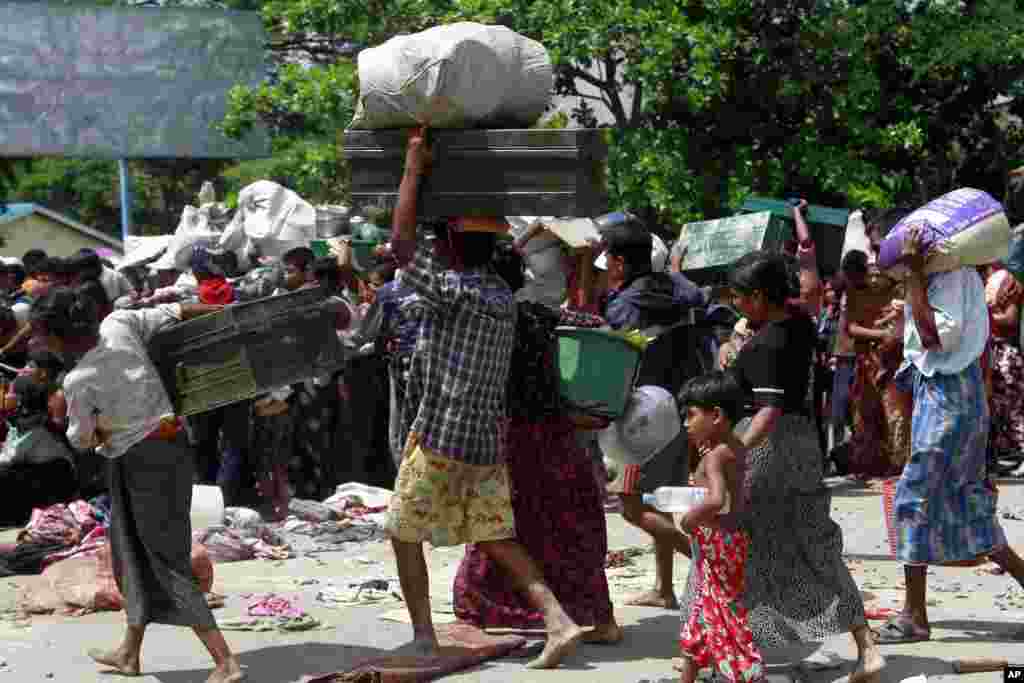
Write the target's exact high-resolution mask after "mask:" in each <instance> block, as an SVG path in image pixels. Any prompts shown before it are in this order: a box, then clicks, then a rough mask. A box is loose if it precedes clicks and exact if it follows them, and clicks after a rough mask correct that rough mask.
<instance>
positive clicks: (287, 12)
mask: <svg viewBox="0 0 1024 683" xmlns="http://www.w3.org/2000/svg"><path fill="white" fill-rule="evenodd" d="M191 1H192V2H193V4H194V3H195V2H200V3H204V2H206V0H191ZM206 4H208V5H210V6H222V7H231V8H237V9H241V8H246V9H251V8H256V7H259V9H260V11H261V12H262V16H263V19H264V24H265V26H266V28H267V33H268V44H267V46H266V47H267V54H268V63H269V64H271V66H272V69H271V74H270V76H269V77H268V79H267V81H266V82H265V83H264V84H263V85H261V86H259V87H256V88H245V87H236V88H234V89H233V90H232V91H231V92H230V95H229V97H230V105H231V106H230V111H229V114H228V116H227V117H226V118H225V120H224V122H223V123H222V126H223V128H224V130H225V131H226V132H228V133H229V134H239V133H240V132H242V131H244V130H245V129H246V128H247V127H248V126H251V125H253V124H254V123H256V122H257V121H262V122H264V123H266V124H267V125H268V126H269V127H270V130H271V132H272V133H273V136H274V143H273V149H274V155H273V157H272V158H271V159H268V160H258V161H247V162H243V163H241V164H237V165H234V166H232V167H230V168H228V169H225V170H224V172H223V174H222V176H221V180H220V184H221V189H222V190H224V191H227V192H228V193H229V195H230V193H233V192H237V190H238V189H240V187H241V186H242V185H244V184H246V183H248V182H251V181H252V180H256V179H259V178H271V179H274V180H277V181H279V182H282V183H283V184H285V185H288V186H289V187H292V188H294V189H295V190H296V191H298V192H300V194H302V195H304V196H306V197H308V198H310V199H312V200H314V201H331V200H337V199H343V197H344V192H345V173H344V170H343V164H342V163H341V160H340V158H339V154H338V136H339V134H340V132H341V131H342V130H343V129H344V127H345V126H346V125H347V123H348V122H349V121H350V120H351V116H352V112H353V109H354V107H355V103H356V98H357V94H358V82H357V74H356V68H355V65H356V55H357V53H358V51H359V49H361V48H362V47H365V46H369V45H376V44H379V43H381V42H383V41H385V40H387V39H388V38H390V37H392V36H394V35H396V34H398V33H409V32H414V31H419V30H422V29H425V28H428V27H430V26H433V25H437V24H439V23H443V22H448V21H456V20H477V21H484V22H499V23H503V24H505V25H508V26H510V27H511V28H513V29H515V30H517V31H519V32H521V33H523V34H526V35H528V36H530V37H532V38H534V39H536V40H539V41H540V42H542V43H543V44H544V45H545V46H546V47H547V48H548V50H549V52H550V54H551V56H552V59H553V60H554V63H555V66H556V75H557V78H556V88H555V89H556V92H557V94H559V95H560V96H562V97H567V98H569V99H570V101H571V102H573V103H574V108H573V109H572V117H573V118H574V119H575V122H576V123H577V124H579V125H586V126H596V125H599V124H600V122H599V121H598V119H597V117H596V112H597V109H598V108H601V109H604V110H607V111H608V112H610V120H609V121H607V122H605V125H611V126H613V127H614V128H615V131H614V134H613V136H612V139H613V144H612V149H611V150H610V156H609V175H608V177H609V187H610V190H611V193H612V198H613V202H614V204H615V205H617V206H628V207H630V208H632V209H633V210H635V211H638V212H640V213H642V214H644V215H645V216H646V217H648V218H649V219H651V220H652V222H653V223H655V224H661V225H663V226H675V225H678V224H679V223H681V222H684V221H687V220H693V219H698V218H704V217H714V216H719V215H723V214H726V213H729V212H730V211H731V210H732V208H734V207H735V206H736V205H737V204H738V203H739V202H740V201H741V200H742V198H743V197H744V196H746V195H748V194H751V193H757V194H762V195H769V196H772V195H774V196H778V195H780V194H782V193H789V192H798V193H801V194H803V195H805V196H807V197H809V198H810V199H811V200H812V201H814V202H816V203H822V204H828V205H834V206H883V205H889V204H893V203H897V202H899V203H908V204H918V203H921V202H923V201H925V200H927V199H928V198H930V197H932V196H935V195H937V194H939V193H941V192H944V191H947V190H949V189H951V188H953V187H957V186H964V185H970V186H974V187H980V188H982V189H985V190H987V191H989V192H992V193H994V194H996V195H1000V194H1002V192H1003V190H1004V187H1005V185H1004V184H1005V179H1006V171H1007V170H1008V169H1009V168H1011V167H1013V166H1015V165H1020V164H1021V163H1024V158H1022V154H1021V151H1020V150H1021V137H1022V129H1021V124H1020V120H1021V118H1020V117H1021V116H1024V88H1022V85H1021V84H1022V82H1024V28H1022V27H1024V21H1022V20H1024V10H1022V9H1020V8H1018V3H1017V2H1016V1H1015V0H964V1H961V2H956V1H953V0H897V1H896V2H894V1H893V0H783V1H774V0H587V1H586V2H582V1H581V0H358V1H357V0H301V1H296V0H227V2H225V3H214V2H206ZM76 163H81V162H76ZM57 175H58V176H59V175H60V174H57ZM200 181H201V179H200V178H198V177H196V181H195V182H196V183H198V182H200ZM62 182H68V181H62ZM190 182H191V181H190ZM96 184H97V185H102V184H103V183H100V182H97V183H96ZM61 187H63V186H61ZM95 189H96V190H97V194H96V197H94V198H93V199H90V200H88V201H85V202H83V205H89V206H92V205H93V203H94V202H95V201H99V199H100V198H102V197H104V196H105V197H109V196H110V193H109V191H106V194H103V193H102V191H101V188H99V187H96V188H95ZM195 190H198V185H196V187H194V188H191V187H190V189H189V192H188V193H185V192H184V190H183V191H182V193H181V194H182V196H184V194H189V195H191V193H192V192H194V191H195ZM167 194H173V192H168V193H165V192H162V191H156V190H154V191H152V192H150V194H149V195H147V196H148V197H150V200H151V201H152V202H154V206H159V204H160V202H161V201H162V198H163V197H164V196H165V195H167ZM179 210H180V209H179Z"/></svg>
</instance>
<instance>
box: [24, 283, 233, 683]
mask: <svg viewBox="0 0 1024 683" xmlns="http://www.w3.org/2000/svg"><path fill="white" fill-rule="evenodd" d="M218 310H220V307H219V306H208V305H203V304H180V305H179V304H171V305H166V306H158V307H156V308H151V309H145V310H140V311H116V312H115V313H112V314H111V315H109V316H108V317H107V318H106V320H104V321H103V323H102V324H100V322H99V320H98V316H97V312H96V306H95V303H94V302H93V301H92V299H90V298H89V297H86V296H82V295H81V294H78V293H76V292H75V291H73V290H70V289H66V288H63V287H58V288H56V289H54V290H52V291H51V292H50V293H48V294H47V295H46V296H45V297H44V298H43V299H42V300H41V301H38V302H36V304H35V305H34V306H33V308H32V317H33V323H34V324H36V325H38V326H39V328H40V329H41V330H42V331H43V333H44V334H45V339H46V342H47V346H48V347H49V348H50V350H52V351H55V352H60V353H65V354H70V355H74V356H80V358H79V361H78V363H77V365H76V366H75V368H74V369H73V370H72V371H71V372H69V373H68V374H67V376H66V377H65V378H64V392H65V395H66V398H67V405H68V432H67V435H68V439H69V440H70V441H71V444H72V445H73V446H75V447H77V448H80V449H87V448H94V447H95V448H96V449H97V452H98V453H99V454H100V455H102V456H104V457H106V458H107V459H108V463H107V464H108V483H109V491H110V498H111V526H110V530H109V534H110V546H111V556H112V565H113V570H114V577H115V578H116V580H117V583H118V587H119V588H120V590H121V594H122V595H123V596H124V603H125V613H126V616H127V621H128V624H127V629H126V632H125V635H124V639H123V641H122V642H121V644H120V645H119V646H118V647H117V648H116V649H114V650H110V651H104V650H90V651H89V656H90V657H92V659H93V660H95V661H96V662H97V663H98V664H101V665H103V666H105V667H109V668H111V669H114V670H116V671H118V672H119V673H122V674H125V675H130V676H137V675H139V672H140V664H139V657H140V653H141V650H142V641H143V637H144V636H145V633H146V627H147V626H148V625H149V624H151V623H159V624H171V625H176V626H189V627H191V628H192V629H193V630H194V631H195V632H196V635H197V636H199V639H200V640H201V641H202V642H203V644H204V645H205V646H206V649H207V650H208V651H209V653H210V654H211V655H212V656H213V659H214V662H215V664H216V668H215V669H214V671H213V673H211V674H210V676H209V678H208V679H207V683H235V682H237V681H240V680H242V679H243V677H244V674H243V673H242V670H241V668H240V666H239V664H238V660H237V659H236V658H235V656H234V655H233V654H232V652H231V650H230V648H229V647H228V644H227V643H226V642H225V640H224V636H223V635H222V634H221V632H220V630H219V629H218V628H217V622H216V620H215V619H214V618H213V614H212V613H211V612H210V608H209V607H208V606H207V604H206V600H205V598H204V597H203V594H202V593H201V592H200V589H199V584H198V582H197V580H196V578H195V577H194V576H193V574H192V566H191V559H190V555H191V526H190V523H189V512H190V509H191V503H192V472H193V460H192V457H191V454H190V453H189V449H188V443H187V441H186V439H185V436H184V430H183V429H181V424H180V421H179V420H178V418H177V417H176V416H175V415H174V408H173V406H172V404H171V400H170V398H169V397H168V395H167V391H166V389H165V388H164V385H163V383H162V382H161V379H160V375H159V373H158V372H157V370H156V368H155V367H154V365H153V361H152V360H151V359H150V357H149V354H148V352H147V349H146V347H147V344H148V343H149V342H150V340H151V339H152V337H153V336H154V335H155V334H157V333H158V332H159V331H161V330H163V329H165V328H167V327H169V326H171V325H174V324H175V323H177V322H180V321H182V320H188V319H191V318H195V317H198V316H201V315H204V314H207V313H213V312H216V311H218Z"/></svg>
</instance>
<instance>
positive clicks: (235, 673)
mask: <svg viewBox="0 0 1024 683" xmlns="http://www.w3.org/2000/svg"><path fill="white" fill-rule="evenodd" d="M243 680H245V673H244V672H243V671H242V667H241V666H239V664H238V660H237V659H235V658H234V657H229V658H228V659H227V661H225V662H224V663H223V664H221V665H220V666H218V667H217V668H216V669H214V670H213V673H211V674H210V677H209V678H207V679H206V683H238V682H239V681H243Z"/></svg>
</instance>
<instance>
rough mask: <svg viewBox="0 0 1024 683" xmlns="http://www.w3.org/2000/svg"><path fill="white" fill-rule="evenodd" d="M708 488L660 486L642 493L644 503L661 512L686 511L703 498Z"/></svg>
mask: <svg viewBox="0 0 1024 683" xmlns="http://www.w3.org/2000/svg"><path fill="white" fill-rule="evenodd" d="M707 493H708V490H707V489H706V488H703V487H700V486H662V487H660V488H657V489H655V490H654V493H645V494H644V495H643V501H644V505H650V506H652V507H654V508H657V509H658V510H661V511H662V512H686V511H687V510H689V509H690V508H692V507H693V506H694V505H697V504H699V503H701V502H702V501H703V500H704V496H706V495H707Z"/></svg>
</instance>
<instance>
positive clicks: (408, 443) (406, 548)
mask: <svg viewBox="0 0 1024 683" xmlns="http://www.w3.org/2000/svg"><path fill="white" fill-rule="evenodd" d="M429 160H430V157H429V153H428V151H427V147H426V144H425V142H424V131H422V130H416V131H413V132H412V134H411V135H410V137H409V144H408V149H407V151H406V159H405V173H404V175H403V177H402V183H401V186H400V187H399V190H398V193H399V196H398V206H397V207H396V208H395V214H394V227H393V230H392V238H391V240H392V250H393V252H394V255H395V257H396V259H397V260H398V262H399V264H400V266H401V267H402V269H403V275H402V284H403V286H404V287H407V288H409V289H410V290H411V291H413V292H415V293H416V294H417V295H418V296H419V299H420V302H419V308H420V313H419V316H420V317H419V326H418V327H419V336H418V338H417V340H416V346H415V348H414V350H413V353H412V359H411V365H410V369H409V376H408V384H407V386H406V394H405V405H404V410H403V414H404V415H405V416H406V419H407V420H408V425H409V428H408V436H407V437H406V440H405V448H404V452H403V456H402V464H401V467H400V468H399V471H398V479H397V481H396V482H395V493H394V495H393V496H392V499H391V505H390V508H389V510H388V524H387V527H388V532H389V533H390V535H391V539H392V545H393V546H394V550H395V559H396V561H397V564H398V576H399V580H400V581H401V584H402V592H403V593H404V595H405V601H406V605H407V606H408V609H409V616H410V617H411V619H412V623H413V633H414V637H415V640H414V644H415V646H416V649H417V650H419V651H421V652H423V653H425V654H436V653H437V652H438V642H437V636H436V634H435V631H434V625H433V621H432V619H431V612H430V592H429V582H428V576H427V565H426V560H425V558H424V556H423V542H424V541H429V542H430V543H431V544H432V545H434V546H453V545H462V544H465V543H475V544H477V545H478V547H480V548H481V549H482V550H484V552H486V553H487V554H488V555H490V556H491V557H492V558H493V559H494V560H495V562H496V563H498V564H499V565H500V566H502V567H503V568H504V569H505V570H506V571H507V572H508V574H509V578H510V580H511V581H513V582H514V583H515V584H516V585H517V586H518V587H519V588H520V589H521V590H522V591H523V592H524V593H525V594H526V596H527V597H528V599H529V600H530V602H531V603H532V604H533V605H534V606H535V607H536V608H537V609H541V610H543V611H544V614H545V622H546V626H547V630H548V640H547V644H546V646H545V648H544V651H543V652H542V653H541V655H540V656H539V657H538V658H537V659H535V660H534V661H532V662H530V664H529V665H528V666H530V667H531V668H551V667H554V666H557V665H558V663H559V662H560V661H561V659H562V658H563V657H565V656H566V655H567V654H569V652H570V651H571V650H572V649H573V648H574V647H575V646H576V644H577V643H578V642H579V640H580V639H581V638H582V636H583V630H582V629H581V628H580V627H579V626H578V625H577V624H576V623H574V622H573V621H572V619H570V618H569V616H568V615H567V614H566V613H565V611H564V610H563V609H562V607H561V605H559V603H558V600H557V599H556V598H555V596H554V594H553V593H552V592H551V590H550V589H549V588H548V587H547V586H546V585H545V584H544V580H543V575H542V573H541V571H540V569H539V568H538V567H537V565H536V564H535V563H534V562H533V560H532V559H531V558H530V557H529V555H527V553H526V550H525V549H524V548H523V546H522V545H520V544H519V543H518V542H517V541H516V540H515V523H514V519H513V513H512V498H511V491H510V489H509V477H508V468H507V467H506V465H505V459H504V455H503V453H502V441H503V440H502V423H503V420H504V417H505V384H506V381H507V379H508V372H509V364H510V362H511V359H512V348H513V344H514V341H515V315H516V304H515V299H514V297H513V295H512V291H511V290H510V289H509V287H508V285H507V284H506V283H505V281H504V280H502V279H501V278H500V277H499V276H498V275H497V273H496V272H495V271H494V269H493V268H492V267H491V258H492V255H493V253H494V247H495V242H496V235H495V233H496V232H498V231H500V230H501V228H502V227H503V226H504V227H505V228H507V225H506V224H504V221H496V220H493V219H457V220H450V221H446V222H444V223H442V224H440V225H438V226H436V227H435V234H436V239H435V241H434V248H433V249H431V248H430V247H427V246H421V245H417V240H416V214H417V207H416V196H417V193H418V191H419V185H420V181H421V179H422V178H423V175H424V173H425V172H426V171H427V167H428V164H429Z"/></svg>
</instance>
